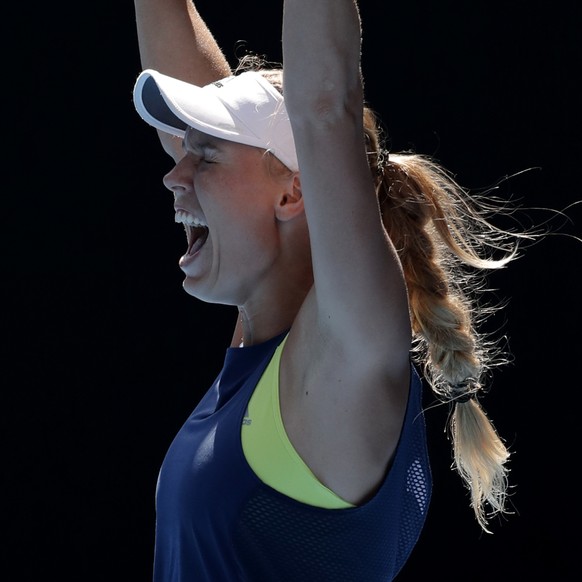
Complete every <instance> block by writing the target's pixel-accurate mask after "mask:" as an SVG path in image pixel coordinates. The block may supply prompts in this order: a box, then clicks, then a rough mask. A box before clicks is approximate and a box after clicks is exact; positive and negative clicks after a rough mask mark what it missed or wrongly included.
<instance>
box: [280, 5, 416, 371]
mask: <svg viewBox="0 0 582 582" xmlns="http://www.w3.org/2000/svg"><path fill="white" fill-rule="evenodd" d="M360 51H361V23H360V17H359V13H358V8H357V4H356V2H355V1H354V0H285V4H284V18H283V64H284V67H283V68H284V87H285V89H284V90H285V102H286V106H287V109H288V112H289V117H290V120H291V125H292V127H293V133H294V138H295V143H296V148H297V154H298V159H299V169H300V181H301V190H302V193H303V198H304V205H305V210H306V216H307V222H308V227H309V233H310V240H311V250H312V258H313V269H314V281H315V298H316V299H315V301H316V312H317V316H316V318H317V321H318V326H319V328H320V329H321V330H322V331H323V332H324V333H326V334H330V335H331V336H332V337H333V338H334V339H338V340H339V341H341V342H342V343H343V344H344V347H345V349H346V350H347V353H350V354H351V355H353V356H354V357H355V358H359V356H360V355H361V356H362V361H368V362H369V361H370V358H372V359H375V360H376V361H380V360H382V359H383V361H384V362H385V363H386V365H387V366H391V365H392V366H394V367H396V368H398V369H399V370H402V366H403V363H404V361H405V360H406V361H407V360H408V353H409V349H410V319H409V312H408V301H407V294H406V288H405V283H404V278H403V274H402V269H401V265H400V262H399V260H398V257H397V254H396V252H395V250H394V248H393V245H392V243H391V241H390V240H389V238H388V236H387V234H386V232H385V230H384V228H383V226H382V221H381V216H380V211H379V205H378V201H377V198H376V193H375V187H374V183H373V178H372V175H371V172H370V169H369V166H368V162H367V156H366V147H365V141H364V128H363V105H364V94H363V82H362V76H361V66H360ZM360 351H361V352H362V353H361V354H360V353H359V352H360ZM387 354H388V355H389V357H387ZM388 372H390V370H388Z"/></svg>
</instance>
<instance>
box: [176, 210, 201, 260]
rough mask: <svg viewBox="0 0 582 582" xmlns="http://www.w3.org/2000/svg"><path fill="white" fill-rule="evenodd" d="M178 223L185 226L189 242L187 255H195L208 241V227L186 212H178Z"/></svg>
mask: <svg viewBox="0 0 582 582" xmlns="http://www.w3.org/2000/svg"><path fill="white" fill-rule="evenodd" d="M176 222H178V223H181V224H183V225H184V230H185V232H186V239H187V240H188V250H187V252H186V254H187V255H195V254H196V253H197V252H198V251H199V250H200V249H201V248H202V247H203V246H204V243H205V242H206V240H207V239H208V226H206V224H205V223H204V222H202V221H201V220H200V219H199V218H196V217H195V216H193V215H192V214H190V213H189V212H186V211H185V210H177V211H176Z"/></svg>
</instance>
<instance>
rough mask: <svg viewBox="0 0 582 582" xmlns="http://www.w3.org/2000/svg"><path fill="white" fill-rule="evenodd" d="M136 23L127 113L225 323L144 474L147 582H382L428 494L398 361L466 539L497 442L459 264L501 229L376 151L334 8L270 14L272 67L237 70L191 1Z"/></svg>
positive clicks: (181, 0) (493, 474)
mask: <svg viewBox="0 0 582 582" xmlns="http://www.w3.org/2000/svg"><path fill="white" fill-rule="evenodd" d="M136 15H137V24H138V34H139V43H140V54H141V57H142V66H143V67H144V69H146V70H144V71H143V72H142V74H141V75H140V76H139V77H138V80H137V83H136V86H135V90H134V100H135V105H136V108H137V110H138V112H139V113H140V115H141V116H142V117H143V118H144V119H145V121H147V122H148V123H149V124H150V125H152V126H153V127H155V128H157V129H158V130H159V135H160V139H161V140H162V143H163V145H164V148H165V149H166V151H167V152H168V153H170V154H171V155H172V156H173V157H174V160H175V161H176V165H175V167H174V168H173V169H172V170H171V171H170V172H169V173H168V174H167V175H166V176H165V178H164V183H165V185H166V186H167V188H168V189H169V190H171V191H172V192H173V195H174V207H175V210H176V220H177V221H178V222H181V223H183V224H184V227H185V230H186V235H187V239H188V248H187V251H186V252H185V254H184V256H183V257H182V258H181V259H180V267H181V269H182V271H183V272H184V275H185V279H184V288H185V290H186V291H187V292H188V293H189V294H191V295H192V296H194V297H197V298H199V299H201V300H203V301H207V302H213V303H222V304H228V305H236V306H237V307H238V313H239V318H238V321H237V322H236V325H235V329H234V333H233V339H232V343H231V346H230V348H229V349H228V350H227V354H226V358H225V363H224V368H223V370H222V371H221V373H220V374H219V375H218V377H217V379H216V381H215V382H214V384H213V385H212V387H211V388H210V389H209V391H208V392H207V393H206V395H205V396H204V398H203V399H202V401H201V402H200V404H199V405H198V406H197V408H196V409H195V410H194V412H193V413H192V415H191V416H190V417H189V418H188V420H187V421H186V422H185V424H184V426H183V427H182V429H181V430H180V431H179V433H178V434H177V436H176V438H175V440H174V442H173V443H172V445H171V447H170V449H169V451H168V453H167V456H166V458H165V460H164V463H163V466H162V468H161V471H160V477H159V482H158V490H157V496H156V503H157V527H156V552H155V568H154V569H155V573H154V578H155V580H158V581H162V580H163V581H168V580H176V581H178V580H180V581H189V580H197V581H198V580H213V581H216V580H225V581H226V580H228V581H232V580H256V581H263V580H268V581H278V580H290V581H291V580H293V581H296V580H300V579H306V580H317V581H322V580H334V581H338V580H346V581H347V580H349V581H352V582H353V581H357V580H362V581H366V582H371V581H374V580H392V579H393V578H394V577H395V576H396V575H397V573H398V572H399V571H400V569H401V568H402V566H403V564H404V563H405V561H406V559H407V558H408V557H409V555H410V552H411V551H412V549H413V547H414V544H415V543H416V541H417V539H418V536H419V534H420V531H421V529H422V526H423V523H424V520H425V517H426V512H427V509H428V504H429V501H430V493H431V477H430V468H429V462H428V457H427V451H426V435H425V431H424V421H423V416H422V410H421V382H420V377H419V375H418V372H417V366H418V369H419V371H421V372H422V373H423V374H424V376H425V378H426V379H427V381H428V382H429V383H430V385H431V387H432V389H433V390H434V391H435V393H436V394H437V395H438V396H439V397H440V399H442V400H443V401H445V402H449V403H450V406H451V408H452V415H451V428H452V436H453V444H454V453H455V464H456V468H457V469H458V471H459V473H460V475H461V477H462V478H464V479H465V481H466V484H467V486H468V487H469V488H470V491H471V503H472V507H473V509H474V511H475V515H476V518H477V520H478V522H479V523H480V525H481V526H482V527H483V529H485V530H486V531H487V517H488V515H487V512H489V513H490V514H495V513H499V512H503V511H504V501H505V494H506V486H507V483H506V461H507V460H508V457H509V452H508V450H507V449H506V447H505V446H504V444H503V442H502V441H501V439H500V438H499V437H498V436H497V434H496V432H495V430H494V428H493V426H492V424H491V423H490V422H489V420H488V419H487V417H486V415H485V413H484V412H483V410H482V408H481V406H480V404H479V401H478V396H479V394H480V392H481V390H482V385H481V380H482V377H483V374H484V373H485V372H486V371H487V369H488V368H489V367H490V366H491V365H492V356H493V355H494V350H493V349H492V347H491V346H489V345H487V344H486V343H485V342H484V341H482V338H481V337H480V335H479V334H478V332H477V330H476V322H475V320H474V309H475V308H474V306H473V304H472V303H471V301H470V299H472V298H473V290H476V289H477V283H476V282H474V281H473V285H474V287H471V284H472V279H471V278H469V277H468V275H467V274H466V272H464V271H463V266H470V267H472V268H474V269H477V272H478V270H480V269H487V268H496V267H500V266H502V265H505V264H506V263H507V262H509V261H510V260H511V259H512V258H513V256H514V254H513V253H512V252H510V251H508V252H507V253H506V256H505V257H504V258H502V259H501V260H498V261H494V260H489V259H486V258H482V256H481V254H480V251H481V250H485V249H483V248H482V247H483V243H482V242H481V241H483V240H487V241H488V243H489V245H490V247H491V248H499V246H500V245H501V247H502V248H504V247H503V244H504V238H505V235H504V233H501V232H499V231H497V230H496V229H495V228H493V227H492V226H490V225H489V223H488V222H487V221H486V220H485V218H484V210H485V209H484V208H483V207H479V206H477V205H476V202H475V201H473V200H471V199H470V198H468V196H467V194H466V193H465V192H463V191H462V190H461V189H460V188H459V187H458V186H457V185H456V184H455V183H454V182H453V181H452V180H451V179H450V178H449V177H448V175H447V173H446V172H445V171H444V170H442V169H441V168H439V167H438V166H437V165H436V164H434V163H433V162H432V161H430V160H429V159H427V158H423V157H421V156H417V155H411V154H400V155H398V154H390V155H388V153H387V152H386V151H385V150H384V149H383V145H382V143H381V140H380V135H381V133H380V130H379V128H378V126H377V124H376V120H375V119H374V116H373V114H372V112H371V111H370V110H369V109H368V108H367V107H365V104H364V94H363V85H362V79H361V71H360V48H361V30H360V19H359V14H358V9H357V5H356V3H355V2H354V0H286V1H285V3H284V18H283V63H284V69H283V71H279V70H273V69H260V70H251V69H250V68H249V63H248V62H247V63H242V65H241V67H239V69H238V70H237V71H236V73H237V74H235V75H233V73H232V71H231V70H230V67H229V65H228V62H227V60H226V58H225V57H224V55H223V54H222V52H221V51H220V49H219V47H218V45H217V43H216V42H215V41H214V39H213V37H212V35H211V33H210V32H209V30H208V29H207V27H206V25H205V24H204V22H203V20H202V19H201V18H200V16H199V14H198V12H197V11H196V9H195V7H194V5H193V4H192V3H191V2H190V1H189V0H165V1H164V0H136ZM313 55H317V58H313ZM250 60H251V61H252V60H253V59H250ZM251 64H253V63H251ZM254 64H255V65H256V63H254ZM255 69H256V67H255ZM283 87H284V95H285V97H284V100H283ZM483 234H485V235H486V237H484V236H483Z"/></svg>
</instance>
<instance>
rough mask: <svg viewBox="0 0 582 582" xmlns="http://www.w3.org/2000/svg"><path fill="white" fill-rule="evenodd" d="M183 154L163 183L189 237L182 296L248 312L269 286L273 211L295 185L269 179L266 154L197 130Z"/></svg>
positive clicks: (191, 133)
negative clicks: (246, 305)
mask: <svg viewBox="0 0 582 582" xmlns="http://www.w3.org/2000/svg"><path fill="white" fill-rule="evenodd" d="M184 151H185V155H184V157H183V158H182V159H181V160H180V161H178V162H177V164H176V166H175V167H174V168H173V169H172V170H171V171H170V172H169V173H168V174H167V175H166V176H165V177H164V184H165V186H166V187H167V188H168V189H169V190H171V191H172V192H173V194H174V208H175V211H176V222H181V223H183V224H184V226H185V229H186V234H187V238H188V249H187V251H186V253H185V254H184V255H183V256H182V257H181V259H180V262H179V265H180V268H181V269H182V271H183V272H184V274H185V275H186V278H185V280H184V289H185V290H186V291H187V292H188V293H189V294H191V295H193V296H195V297H198V298H199V299H202V300H204V301H208V302H212V303H223V304H228V305H243V304H244V303H246V302H247V301H249V299H250V298H251V297H252V295H253V294H256V293H260V288H261V285H263V284H268V283H267V281H268V274H269V269H270V267H271V266H272V264H273V262H274V261H275V259H276V257H277V253H278V246H279V238H278V230H277V225H276V220H275V206H276V204H277V201H278V200H279V198H280V196H281V195H282V193H283V192H284V190H285V188H286V187H287V184H288V183H290V180H291V178H283V177H281V176H278V175H277V174H274V173H272V172H269V165H268V160H267V159H266V156H265V152H264V151H263V150H261V149H259V148H254V147H251V146H246V145H242V144H238V143H235V142H231V141H227V140H223V139H218V138H215V137H212V136H209V135H207V134H204V133H201V132H199V131H197V130H194V129H189V130H188V131H187V133H186V136H185V138H184Z"/></svg>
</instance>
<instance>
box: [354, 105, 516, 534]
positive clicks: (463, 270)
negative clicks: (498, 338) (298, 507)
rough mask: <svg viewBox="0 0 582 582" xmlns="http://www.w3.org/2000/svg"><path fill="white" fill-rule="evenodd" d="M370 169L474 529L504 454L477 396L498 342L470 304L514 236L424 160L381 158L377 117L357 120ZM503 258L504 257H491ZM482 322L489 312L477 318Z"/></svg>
mask: <svg viewBox="0 0 582 582" xmlns="http://www.w3.org/2000/svg"><path fill="white" fill-rule="evenodd" d="M364 123H365V128H366V139H367V146H368V151H369V162H370V168H371V170H372V173H373V175H374V176H375V178H376V186H377V192H378V201H379V204H380V209H381V212H382V219H383V222H384V226H385V228H386V231H387V232H388V234H389V236H390V239H391V240H392V242H393V244H394V246H395V248H396V250H397V252H398V255H399V257H400V260H401V263H402V267H403V271H404V275H405V278H406V284H407V287H408V296H409V305H410V316H411V323H412V330H413V334H414V349H413V357H414V358H415V361H416V362H417V363H418V364H420V365H421V367H422V369H423V372H424V376H425V378H426V380H427V381H428V383H429V384H430V386H431V388H432V390H433V391H434V393H435V394H436V395H437V397H438V398H439V399H440V400H442V401H444V402H449V403H450V406H451V408H452V413H451V415H450V417H449V428H450V434H451V438H452V443H453V456H454V467H455V469H456V470H457V472H458V473H459V474H460V476H461V477H462V478H463V480H464V482H465V484H466V485H467V487H468V489H469V491H470V494H471V506H472V508H473V510H474V512H475V516H476V518H477V521H478V523H479V524H480V525H481V527H482V528H483V530H484V531H488V530H487V513H486V510H485V507H486V506H489V508H490V511H489V514H490V515H494V514H497V513H503V512H504V511H505V509H504V508H505V501H506V493H507V487H508V483H507V467H506V462H507V461H508V459H509V456H510V453H509V451H508V449H507V448H506V447H505V445H504V444H503V442H502V440H501V439H500V437H499V435H498V434H497V432H496V431H495V429H494V427H493V424H492V423H491V421H490V420H489V418H488V417H487V415H486V414H485V412H484V410H483V408H482V407H481V405H480V403H479V401H478V400H477V395H478V394H480V393H481V392H482V391H483V389H484V388H483V385H482V382H483V377H484V375H485V374H486V372H487V371H488V370H489V369H490V368H491V367H492V366H493V365H496V364H499V363H502V360H498V356H499V351H498V350H497V349H496V346H495V343H492V342H489V341H487V340H486V338H484V337H483V336H482V335H481V334H479V333H478V331H477V327H478V323H479V322H478V318H477V315H476V314H477V310H476V308H475V307H476V300H477V295H478V293H479V291H480V290H481V279H480V276H481V275H482V272H483V271H484V270H486V269H495V268H500V267H503V266H504V265H506V264H507V263H508V262H509V261H511V260H512V259H513V258H515V257H516V245H515V244H513V245H512V246H509V243H510V242H512V241H513V240H515V237H516V236H519V235H511V234H510V233H508V232H505V231H502V230H500V229H497V228H496V227H494V226H493V225H492V224H491V223H490V222H489V221H488V219H487V217H488V216H489V215H490V214H491V213H492V211H493V208H492V206H491V204H490V203H489V204H483V203H482V202H481V201H479V200H477V199H476V198H471V197H469V195H468V193H467V192H465V191H464V190H463V189H462V188H460V186H458V185H457V184H456V182H455V181H454V180H453V178H452V177H451V176H450V175H448V174H447V173H446V172H445V171H444V170H443V169H442V168H441V167H440V166H439V165H438V164H436V163H435V162H434V161H432V160H431V159H429V158H427V157H424V156H420V155H416V154H407V153H405V154H390V157H389V159H388V160H387V159H386V158H387V154H386V153H384V152H383V150H382V148H381V147H380V140H379V135H380V132H379V130H378V127H377V125H376V120H375V116H374V114H373V113H372V112H371V111H370V110H369V109H367V108H366V110H365V114H364ZM499 250H501V251H502V252H503V257H502V258H501V259H495V258H493V254H494V252H496V251H499ZM479 311H480V312H481V314H480V316H481V317H483V314H488V313H490V312H491V311H493V309H492V308H486V309H485V310H483V309H482V308H481V306H480V309H479Z"/></svg>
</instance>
